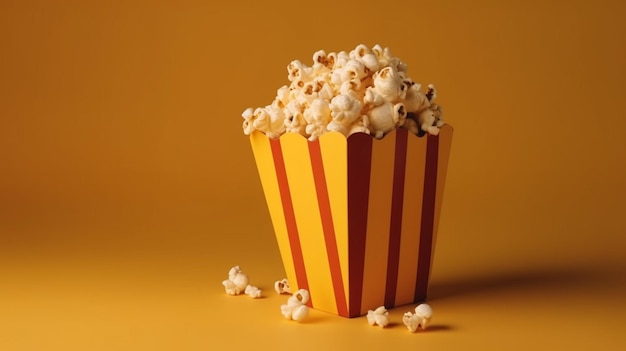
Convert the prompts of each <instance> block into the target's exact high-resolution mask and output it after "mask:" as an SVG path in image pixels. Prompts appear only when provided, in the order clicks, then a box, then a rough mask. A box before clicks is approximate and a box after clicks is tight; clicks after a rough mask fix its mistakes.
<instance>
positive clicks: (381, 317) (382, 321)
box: [367, 306, 389, 328]
mask: <svg viewBox="0 0 626 351" xmlns="http://www.w3.org/2000/svg"><path fill="white" fill-rule="evenodd" d="M367 323H368V324H369V325H371V326H374V325H378V326H379V327H381V328H384V327H386V326H387V325H388V324H389V312H388V311H387V309H386V308H385V306H380V307H378V308H376V309H375V310H369V311H367Z"/></svg>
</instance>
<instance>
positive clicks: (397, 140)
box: [250, 125, 453, 317]
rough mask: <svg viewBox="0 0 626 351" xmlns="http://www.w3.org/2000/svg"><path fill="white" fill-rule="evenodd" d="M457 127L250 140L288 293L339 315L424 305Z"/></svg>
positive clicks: (254, 136)
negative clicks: (420, 132)
mask: <svg viewBox="0 0 626 351" xmlns="http://www.w3.org/2000/svg"><path fill="white" fill-rule="evenodd" d="M452 132H453V129H452V127H451V126H449V125H444V126H443V127H442V128H441V131H440V133H439V135H437V136H433V135H426V136H424V137H418V136H416V135H414V134H412V133H410V132H408V130H406V129H403V128H400V129H397V130H394V131H392V132H391V133H389V134H388V135H386V136H385V137H384V138H383V139H380V140H377V139H374V138H373V137H372V136H370V135H367V134H364V133H357V134H353V135H351V136H349V137H348V138H346V137H345V136H343V135H342V134H340V133H336V132H329V133H325V134H323V135H322V136H321V137H320V138H319V139H318V140H315V141H309V140H307V139H306V138H305V137H303V136H301V135H299V134H297V133H286V134H284V135H282V136H281V137H280V138H279V139H270V138H268V137H266V136H265V135H264V134H262V133H261V132H258V131H257V132H254V133H252V134H251V135H250V142H251V145H252V150H253V152H254V158H255V160H256V164H257V168H258V171H259V176H260V178H261V184H262V186H263V191H264V193H265V199H266V202H267V206H268V209H269V213H270V216H271V219H272V224H273V227H274V232H275V235H276V240H277V242H278V247H279V250H280V254H281V258H282V261H283V265H284V268H285V273H286V275H287V279H288V280H289V283H290V285H291V289H292V291H296V290H297V289H307V290H308V291H309V293H310V296H311V298H310V301H309V305H310V307H312V308H314V309H317V310H321V311H325V312H329V313H333V314H336V315H339V316H343V317H357V316H361V315H364V314H366V313H367V311H368V310H370V309H375V308H376V307H378V306H381V305H384V306H385V307H386V308H391V307H394V306H400V305H404V304H410V303H414V302H420V301H424V300H425V299H426V292H427V288H428V277H429V274H430V269H431V263H432V259H433V252H434V246H435V245H434V244H435V239H436V235H437V227H438V222H439V216H440V209H441V201H442V196H443V188H444V183H445V176H446V169H447V164H448V156H449V153H450V146H451V142H452Z"/></svg>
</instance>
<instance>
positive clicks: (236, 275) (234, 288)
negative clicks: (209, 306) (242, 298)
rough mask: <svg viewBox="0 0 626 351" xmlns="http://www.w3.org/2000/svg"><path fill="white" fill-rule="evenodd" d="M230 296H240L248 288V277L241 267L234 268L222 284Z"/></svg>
mask: <svg viewBox="0 0 626 351" xmlns="http://www.w3.org/2000/svg"><path fill="white" fill-rule="evenodd" d="M222 285H224V288H225V289H226V293H227V294H228V295H239V294H241V293H243V292H244V290H245V289H246V287H247V286H248V276H247V275H245V274H244V273H243V272H242V271H241V268H239V266H234V267H232V268H231V269H230V271H229V272H228V279H226V280H224V281H223V282H222Z"/></svg>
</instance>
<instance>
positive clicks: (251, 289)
mask: <svg viewBox="0 0 626 351" xmlns="http://www.w3.org/2000/svg"><path fill="white" fill-rule="evenodd" d="M243 292H244V294H246V295H248V296H250V297H251V298H253V299H258V298H260V297H261V289H259V288H257V287H256V286H253V285H248V286H246V289H245V290H244V291H243Z"/></svg>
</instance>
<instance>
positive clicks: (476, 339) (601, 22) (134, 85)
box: [0, 0, 626, 351]
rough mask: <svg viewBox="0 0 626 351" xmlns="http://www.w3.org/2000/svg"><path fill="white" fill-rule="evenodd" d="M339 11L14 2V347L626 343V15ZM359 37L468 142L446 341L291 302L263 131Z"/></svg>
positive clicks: (448, 204) (450, 208) (406, 4)
mask: <svg viewBox="0 0 626 351" xmlns="http://www.w3.org/2000/svg"><path fill="white" fill-rule="evenodd" d="M334 3H335V2H334V1H333V2H331V1H326V0H322V1H318V2H315V3H310V4H307V3H303V4H298V5H296V4H293V5H291V4H289V3H287V2H286V1H281V2H276V3H275V4H272V5H268V4H267V3H262V2H259V3H250V4H243V3H239V2H236V1H235V2H225V3H220V5H219V7H218V5H215V4H212V3H210V2H199V1H177V2H159V1H150V2H148V1H146V2H138V1H113V2H104V3H101V4H96V3H92V2H81V1H55V2H44V1H39V2H38V1H2V2H0V350H10V351H14V350H56V349H59V350H143V349H149V350H207V349H217V348H218V347H224V348H226V347H228V348H229V349H250V348H259V349H260V348H263V346H265V345H271V346H274V345H276V344H277V343H278V341H277V340H283V341H284V342H285V343H287V344H289V345H295V346H298V345H300V346H301V347H300V349H302V350H319V349H321V348H323V349H327V350H333V349H358V348H364V347H366V346H367V347H368V348H369V347H372V348H373V347H379V348H383V347H384V348H385V349H396V348H397V349H400V348H418V347H419V348H420V349H428V350H442V349H446V350H449V349H460V348H463V349H493V350H500V349H508V350H515V349H519V350H526V349H569V350H583V349H591V348H593V349H596V348H602V349H624V348H626V338H625V337H624V336H623V335H624V334H623V331H624V330H625V329H626V320H625V319H624V315H626V303H625V302H624V296H626V279H624V276H625V274H626V258H625V256H626V255H624V251H625V248H626V239H625V238H626V236H625V235H624V234H625V233H626V222H625V221H624V210H625V209H626V185H625V182H624V179H626V166H625V164H626V162H624V150H626V138H625V137H624V131H625V130H626V118H624V111H626V106H625V101H626V100H625V99H624V98H623V94H624V81H626V65H624V62H626V46H625V45H624V43H625V42H626V22H625V21H624V20H623V18H624V16H626V5H624V3H623V2H619V1H610V0H605V1H602V0H600V1H594V2H590V1H571V2H568V3H567V4H565V3H561V2H543V1H536V0H531V1H507V2H501V1H490V0H482V1H474V2H461V1H423V2H421V1H420V2H416V1H408V0H406V1H396V2H394V3H393V4H392V3H389V4H387V3H381V2H373V1H372V2H361V1H346V2H343V3H342V4H334ZM383 5H385V6H388V7H389V8H390V9H383V8H381V6H383ZM313 7H317V9H330V11H331V15H327V16H326V17H325V15H324V14H323V11H321V10H314V9H312V8H313ZM332 11H336V12H332ZM335 13H336V14H341V16H343V15H344V14H350V19H349V20H345V21H342V22H338V19H337V18H338V16H340V15H335ZM359 43H365V44H368V45H374V44H376V43H379V44H381V45H383V46H388V47H390V48H391V50H392V53H393V54H395V55H397V56H399V57H401V58H402V59H403V60H404V61H406V62H407V63H408V65H409V75H410V76H411V77H413V78H414V79H415V80H416V81H418V82H421V83H422V84H428V83H434V84H436V86H437V87H438V89H439V97H438V100H439V103H440V104H441V105H442V106H443V108H444V110H445V118H446V120H447V121H448V122H450V124H452V125H453V126H454V128H455V134H454V141H453V147H452V153H451V155H450V163H449V168H448V176H447V180H446V191H445V195H444V199H443V207H442V212H441V222H440V225H439V232H438V237H437V248H436V253H435V259H434V266H433V272H432V284H431V289H430V296H431V299H430V304H431V306H432V307H433V309H434V311H435V317H434V319H433V325H432V329H431V330H430V331H427V332H425V333H418V334H410V333H408V331H407V330H405V329H404V327H403V326H402V325H399V324H398V323H399V321H400V317H401V315H402V313H404V312H405V311H407V310H409V307H407V308H402V307H399V308H396V309H393V310H392V311H391V318H392V322H394V323H395V324H394V325H392V326H391V328H389V329H386V330H380V329H379V328H374V327H370V326H368V325H367V324H366V322H365V319H364V318H356V319H345V318H340V317H334V316H331V315H329V314H326V313H322V312H317V311H313V312H312V313H311V316H310V319H309V320H308V321H307V322H306V323H304V324H296V323H291V322H289V321H286V320H284V319H283V318H282V316H281V315H280V312H279V306H280V304H281V303H284V301H286V297H283V296H277V295H275V294H274V293H273V291H272V287H271V285H272V284H273V281H274V280H277V279H280V278H282V277H283V276H284V274H285V273H284V271H283V269H282V265H281V261H280V254H279V252H278V247H277V244H276V242H275V240H274V236H273V235H274V234H273V228H272V225H271V221H270V218H269V211H268V210H267V206H266V204H265V200H264V198H263V191H262V188H261V185H260V181H259V178H258V173H257V171H256V166H255V162H254V157H253V155H252V151H251V148H250V144H249V139H248V137H246V136H244V135H243V134H242V131H241V126H240V124H241V118H240V117H239V116H240V114H241V112H242V111H243V110H244V109H245V108H246V107H249V106H252V107H256V106H262V105H265V104H268V103H269V102H270V101H271V100H272V98H273V97H274V95H275V91H276V89H277V88H278V87H280V86H281V85H282V84H284V83H285V82H286V80H287V78H286V76H287V74H286V66H287V64H288V63H289V61H290V60H292V59H300V60H302V61H304V62H309V61H310V60H311V56H312V54H313V52H314V51H315V50H318V49H326V50H327V51H338V50H350V49H351V48H353V47H355V46H356V45H357V44H359ZM235 264H238V265H241V267H242V269H243V270H244V272H246V273H247V274H248V275H249V276H250V279H251V283H253V284H255V285H258V286H259V287H261V288H263V289H264V291H265V295H266V298H264V299H261V300H252V299H249V298H247V297H246V296H239V297H231V296H226V295H225V294H224V293H223V288H222V286H221V281H222V280H223V279H225V278H226V275H227V273H228V269H229V268H230V267H231V266H232V265H235ZM295 346H294V347H295Z"/></svg>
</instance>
